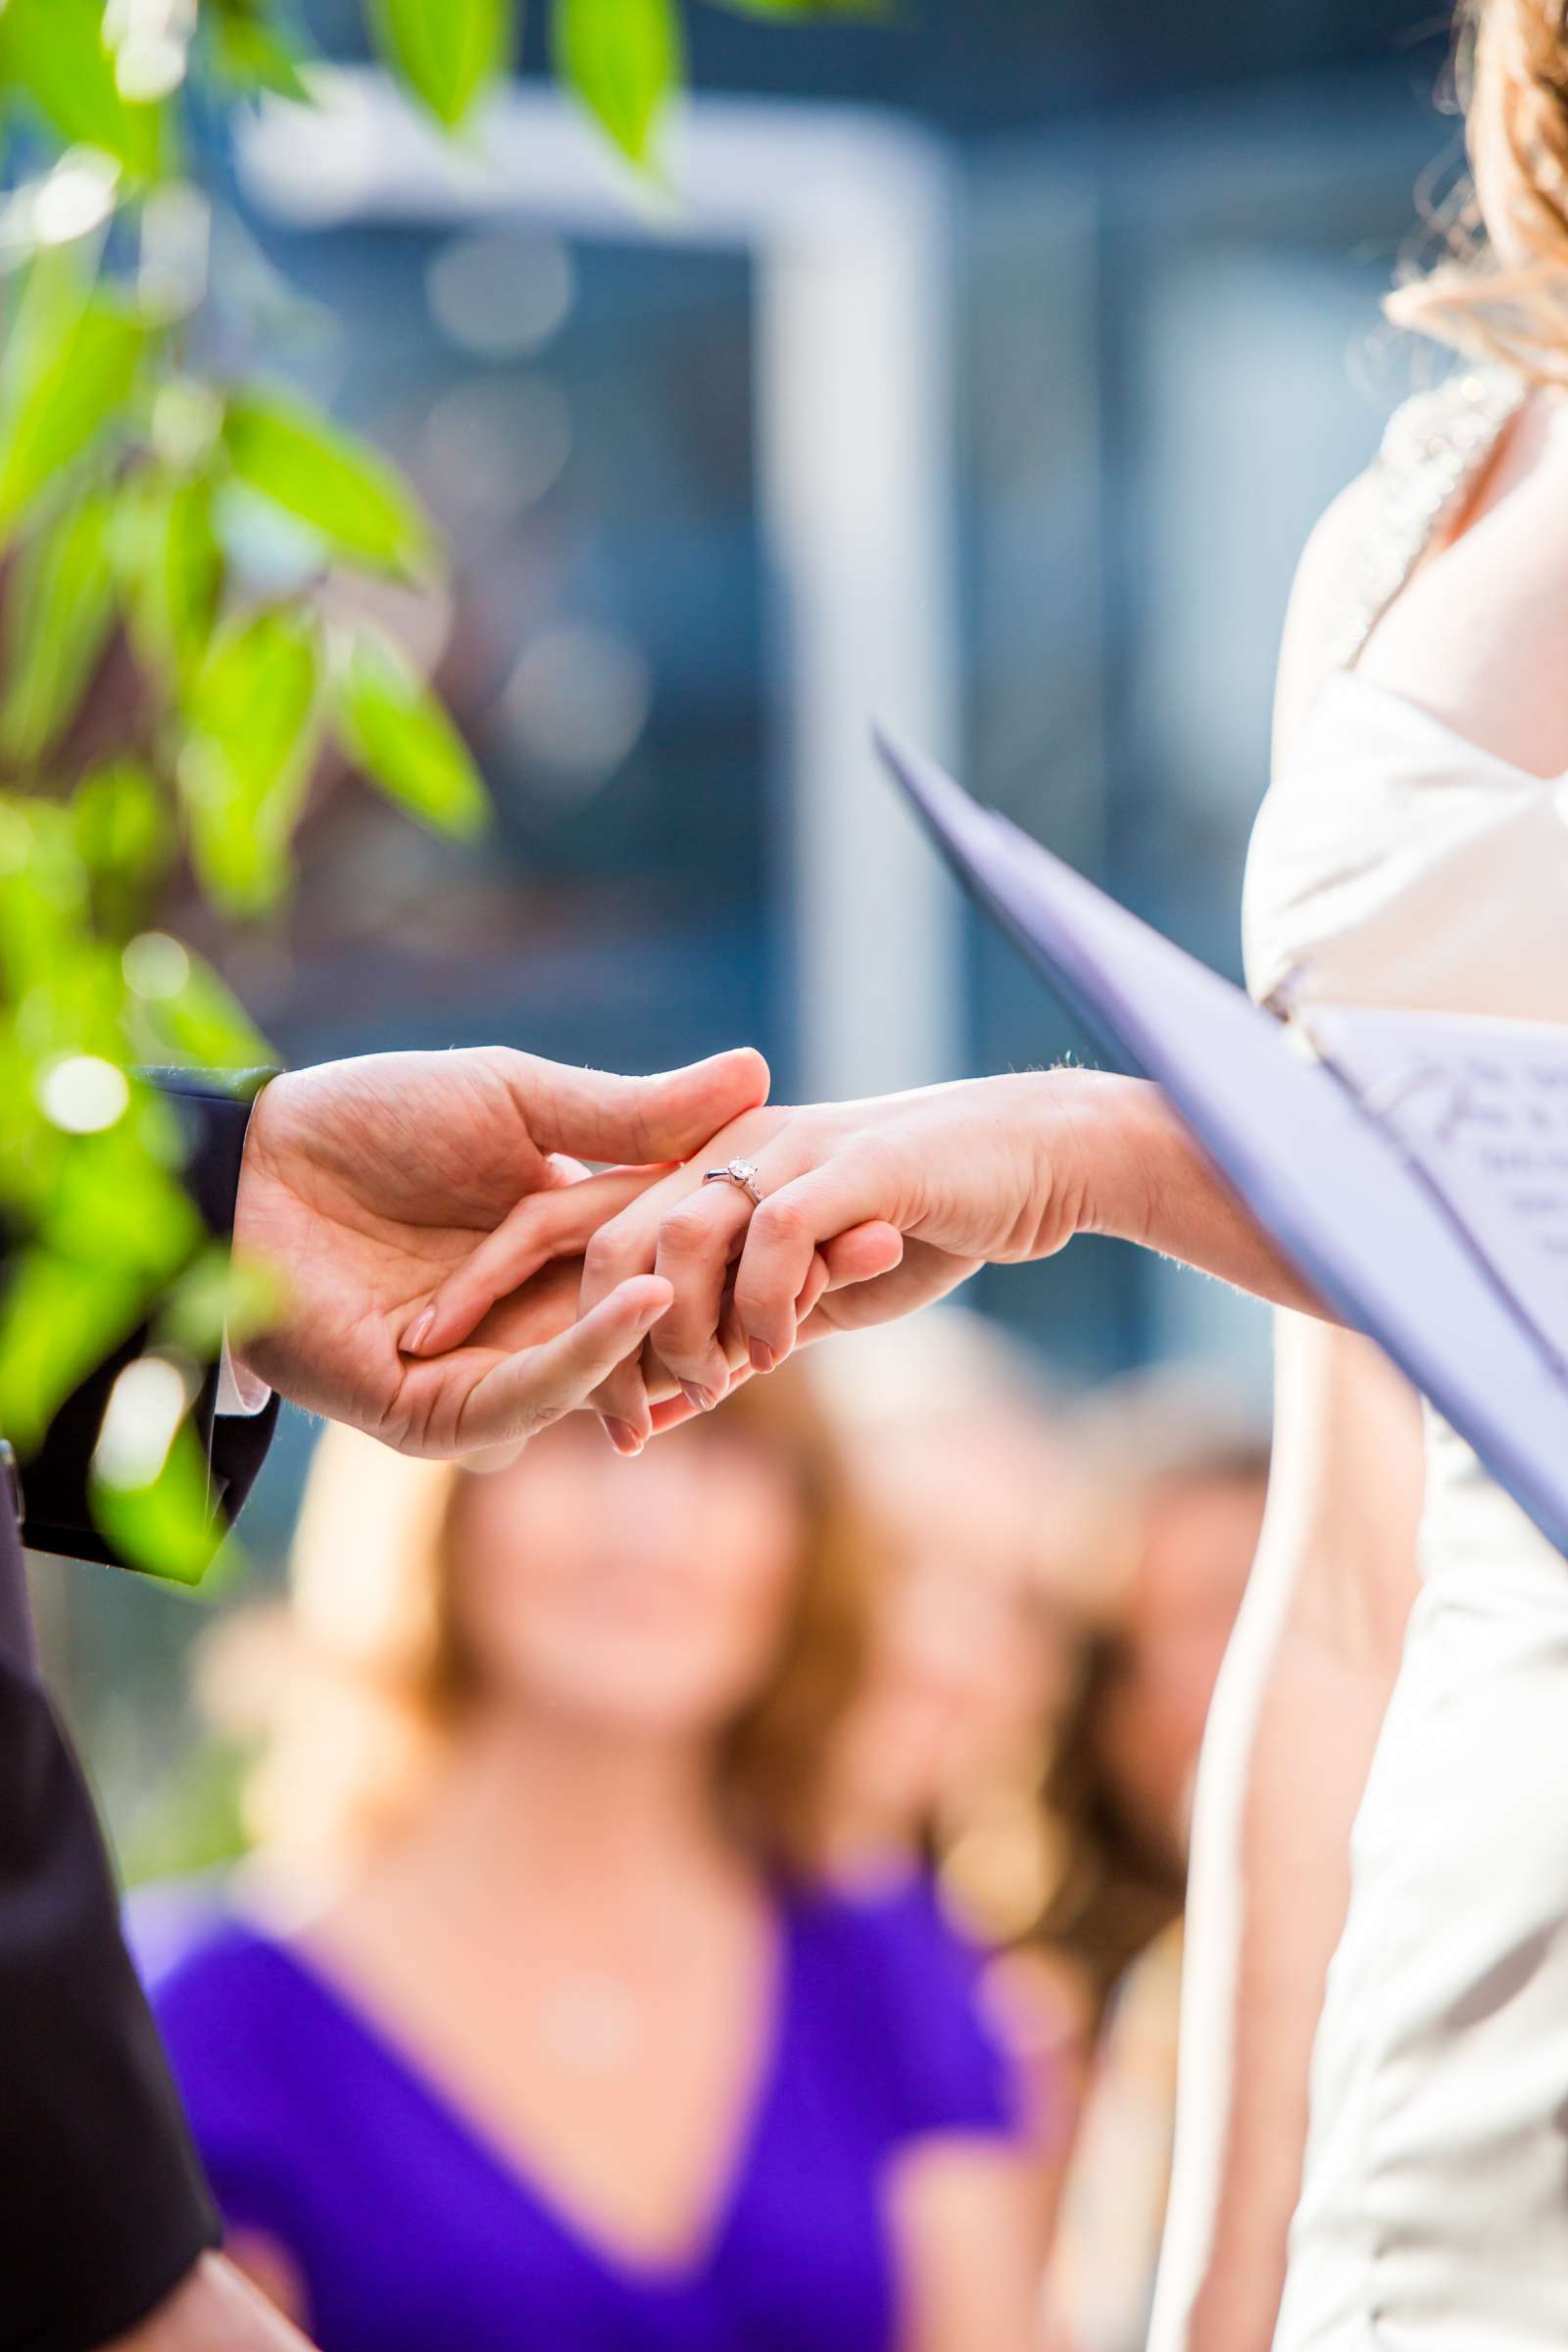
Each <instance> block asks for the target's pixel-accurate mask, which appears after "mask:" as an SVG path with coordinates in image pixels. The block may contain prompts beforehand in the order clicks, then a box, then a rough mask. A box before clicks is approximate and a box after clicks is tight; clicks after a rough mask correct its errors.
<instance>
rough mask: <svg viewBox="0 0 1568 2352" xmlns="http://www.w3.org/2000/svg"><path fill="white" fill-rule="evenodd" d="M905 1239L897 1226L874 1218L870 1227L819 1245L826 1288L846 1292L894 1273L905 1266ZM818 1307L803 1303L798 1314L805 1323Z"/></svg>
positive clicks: (854, 1229)
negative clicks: (859, 1284)
mask: <svg viewBox="0 0 1568 2352" xmlns="http://www.w3.org/2000/svg"><path fill="white" fill-rule="evenodd" d="M904 1247H905V1244H904V1236H903V1234H902V1233H901V1232H900V1231H899V1229H898V1227H897V1226H896V1225H887V1224H883V1223H882V1222H881V1221H880V1220H879V1219H875V1218H873V1219H872V1220H871V1222H870V1223H868V1224H865V1225H855V1226H852V1227H851V1229H850V1231H849V1232H848V1233H841V1234H840V1235H839V1236H838V1238H837V1239H836V1240H835V1241H827V1242H823V1243H821V1244H820V1245H819V1250H818V1254H819V1255H820V1256H821V1258H822V1259H823V1261H824V1263H825V1265H826V1267H827V1282H826V1284H825V1285H824V1288H825V1289H827V1290H830V1291H847V1290H850V1289H852V1288H853V1287H854V1286H855V1285H856V1284H857V1283H861V1282H875V1281H877V1280H878V1279H879V1278H880V1276H882V1275H884V1274H891V1273H892V1272H893V1271H894V1269H895V1268H896V1267H898V1266H901V1265H902V1264H903V1263H904ZM820 1295H821V1294H820V1293H818V1294H817V1296H818V1297H820ZM815 1304H816V1299H814V1298H813V1299H806V1298H803V1299H801V1300H800V1302H799V1305H798V1307H797V1310H796V1311H797V1313H798V1315H799V1317H800V1319H801V1321H802V1322H803V1323H804V1321H805V1320H806V1317H807V1316H808V1315H809V1313H810V1311H811V1309H812V1307H814V1306H815Z"/></svg>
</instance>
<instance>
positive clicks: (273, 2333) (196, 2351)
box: [104, 2254, 310, 2352]
mask: <svg viewBox="0 0 1568 2352" xmlns="http://www.w3.org/2000/svg"><path fill="white" fill-rule="evenodd" d="M104 2352H310V2346H309V2344H307V2342H306V2340H305V2338H304V2336H303V2335H301V2334H300V2333H299V2332H298V2331H297V2329H295V2328H293V2327H290V2326H289V2324H288V2322H287V2321H286V2320H285V2319H282V2318H280V2317H279V2315H278V2313H277V2312H275V2311H274V2310H273V2309H272V2306H271V2305H270V2303H269V2302H268V2301H267V2299H266V2297H265V2296H264V2295H260V2294H258V2293H257V2291H256V2289H255V2287H253V2286H252V2285H251V2284H250V2283H249V2281H248V2280H247V2279H244V2278H241V2277H240V2275H239V2273H238V2271H236V2270H235V2268H234V2266H233V2264H232V2263H229V2262H225V2261H224V2260H223V2258H222V2256H221V2254H204V2255H203V2256H202V2258H201V2260H200V2262H199V2263H198V2264H197V2265H196V2268H195V2269H194V2270H193V2271H192V2272H191V2273H190V2275H189V2277H188V2278H184V2279H182V2280H181V2282H180V2284H179V2285H178V2286H176V2287H175V2289H174V2291H173V2293H172V2295H169V2296H167V2297H166V2298H165V2300H164V2301H163V2302H162V2303H160V2304H159V2306H158V2308H157V2310H156V2311H154V2312H152V2313H150V2314H149V2316H148V2317H147V2318H146V2319H145V2320H143V2321H142V2323H141V2325H140V2327H133V2328H132V2329H131V2331H130V2333H129V2334H128V2335H119V2336H116V2338H115V2340H114V2342H113V2343H112V2344H106V2345H105V2346H104Z"/></svg>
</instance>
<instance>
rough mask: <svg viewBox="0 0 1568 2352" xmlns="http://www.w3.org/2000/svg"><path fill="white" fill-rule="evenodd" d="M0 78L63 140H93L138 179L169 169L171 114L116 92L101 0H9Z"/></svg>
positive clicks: (85, 143) (1, 27)
mask: <svg viewBox="0 0 1568 2352" xmlns="http://www.w3.org/2000/svg"><path fill="white" fill-rule="evenodd" d="M0 82H5V83H9V84H11V85H12V87H13V88H16V89H20V90H22V91H24V92H25V94H26V95H27V97H29V98H30V99H31V100H32V102H33V104H34V105H35V106H36V107H37V109H38V111H39V112H40V113H41V114H42V115H43V117H44V118H45V120H46V121H47V122H48V123H51V124H52V126H53V127H54V129H55V130H56V131H58V132H59V134H60V136H61V138H62V139H64V140H65V142H66V144H67V145H68V146H73V147H74V146H81V147H96V148H98V149H99V150H100V152H101V153H103V154H105V155H112V156H113V157H114V158H115V160H116V161H117V163H120V164H123V166H124V168H125V170H126V171H127V172H130V173H131V174H132V176H133V177H134V178H136V179H139V180H151V179H157V178H159V177H160V176H161V175H162V174H163V173H164V172H166V171H167V170H168V169H169V167H170V164H171V162H172V115H171V113H170V112H169V110H168V109H167V108H166V107H165V106H164V105H163V104H161V103H157V102H154V103H148V104H140V103H132V102H130V101H127V100H126V99H124V98H123V97H122V96H121V94H120V88H119V84H118V82H117V81H116V78H115V60H114V58H113V57H112V56H111V55H110V52H109V50H108V48H107V47H106V45H105V42H104V10H103V0H8V4H7V6H6V8H5V10H4V12H3V13H0Z"/></svg>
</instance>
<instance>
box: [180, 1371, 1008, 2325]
mask: <svg viewBox="0 0 1568 2352" xmlns="http://www.w3.org/2000/svg"><path fill="white" fill-rule="evenodd" d="M873 1574H874V1561H873V1558H872V1554H871V1544H870V1539H869V1537H868V1535H867V1534H866V1532H865V1530H864V1528H863V1527H862V1525H861V1522H860V1519H859V1517H858V1515H857V1513H856V1512H855V1510H854V1508H853V1506H852V1503H851V1500H850V1497H849V1494H848V1491H847V1487H846V1482H845V1479H844V1476H843V1473H842V1471H841V1468H840V1466H839V1463H838V1461H837V1458H836V1456H835V1454H834V1452H833V1450H832V1447H831V1445H830V1442H829V1440H828V1437H827V1435H826V1432H825V1429H824V1427H823V1425H822V1423H821V1422H820V1420H819V1419H818V1416H817V1413H816V1410H815V1408H814V1405H813V1402H812V1398H811V1394H810V1388H809V1370H808V1369H807V1368H805V1367H799V1366H797V1367H790V1368H789V1369H788V1371H787V1373H781V1374H780V1375H779V1377H778V1378H777V1379H776V1380H774V1381H768V1382H760V1383H758V1384H757V1386H756V1388H755V1389H753V1390H751V1391H748V1392H746V1393H745V1394H743V1395H741V1396H739V1397H737V1398H736V1399H735V1400H734V1401H733V1402H732V1403H731V1404H730V1405H729V1406H728V1407H727V1409H726V1411H725V1412H724V1413H722V1414H719V1415H717V1416H715V1417H713V1418H712V1419H708V1418H703V1419H700V1420H698V1421H695V1422H694V1423H692V1424H691V1425H690V1426H689V1427H688V1428H686V1429H685V1430H683V1431H681V1432H680V1433H678V1434H677V1435H675V1436H674V1437H672V1438H670V1439H669V1440H668V1441H667V1442H666V1443H664V1444H662V1445H661V1446H657V1447H654V1448H653V1449H652V1450H651V1451H650V1452H649V1453H648V1454H647V1455H645V1456H644V1457H643V1458H642V1459H641V1460H639V1461H627V1460H620V1459H617V1458H616V1457H615V1456H614V1455H613V1454H612V1453H611V1452H610V1450H609V1448H608V1447H606V1446H605V1445H604V1442H603V1439H602V1437H601V1435H600V1434H599V1432H598V1431H597V1430H596V1429H595V1428H594V1427H593V1425H592V1423H591V1422H588V1421H586V1420H583V1419H578V1420H575V1421H571V1422H567V1423H564V1424H563V1425H561V1426H560V1427H559V1428H557V1429H555V1430H552V1431H550V1432H549V1433H548V1434H547V1435H546V1436H544V1437H543V1438H541V1439H540V1440H539V1441H538V1442H537V1443H536V1444H535V1445H534V1446H532V1447H531V1448H530V1449H529V1451H528V1452H527V1454H526V1456H525V1457H524V1458H523V1459H522V1460H521V1461H520V1462H518V1463H516V1464H515V1466H513V1467H512V1468H509V1469H507V1470H504V1471H500V1472H498V1473H496V1474H494V1475H492V1476H490V1477H478V1476H474V1475H471V1474H466V1473H464V1472H462V1471H459V1470H455V1469H453V1468H451V1467H449V1466H447V1465H437V1464H428V1463H411V1462H402V1461H397V1460H393V1459H391V1458H389V1457H388V1456H386V1455H385V1454H384V1453H383V1452H381V1451H380V1450H378V1449H377V1448H375V1447H374V1446H371V1445H369V1444H368V1442H366V1441H362V1440H360V1439H358V1438H356V1437H354V1436H352V1435H350V1434H349V1433H347V1432H339V1431H331V1432H329V1433H328V1434H327V1436H326V1437H325V1438H324V1439H323V1441H322V1444H321V1447H320V1451H319V1456H318V1460H317V1463H316V1466H315V1469H314V1471H313V1476H312V1481H311V1486H310V1491H309V1495H308V1496H307V1501H306V1507H305V1512H304V1517H303V1520H302V1523H301V1528H300V1534H299V1539H298V1545H297V1550H296V1555H295V1561H294V1587H293V1603H292V1611H291V1622H290V1628H289V1633H290V1638H291V1642H292V1644H293V1646H294V1648H295V1650H296V1652H297V1656H298V1662H297V1663H296V1665H295V1666H293V1667H292V1668H290V1669H288V1670H286V1671H284V1672H283V1673H282V1674H281V1677H280V1678H279V1677H277V1676H276V1675H275V1674H274V1681H273V1698H272V1701H271V1704H270V1745H269V1748H268V1751H267V1753H266V1755H265V1757H264V1760H263V1764H262V1767H261V1771H260V1775H259V1778H258V1781H257V1784H256V1789H255V1792H254V1793H255V1802H256V1806H257V1826H258V1829H259V1831H260V1836H261V1850H260V1859H259V1862H258V1863H257V1864H255V1865H253V1866H252V1873H253V1875H252V1877H251V1879H250V1880H249V1882H248V1887H247V1890H246V1891H245V1892H244V1893H243V1894H242V1895H241V1896H240V1897H239V1898H238V1899H236V1900H235V1901H234V1902H233V1904H232V1906H231V1908H230V1911H229V1914H228V1916H226V1917H224V1918H221V1919H218V1920H215V1921H214V1922H213V1923H212V1924H211V1926H210V1927H209V1928H208V1929H207V1931H206V1932H205V1933H204V1934H203V1935H202V1936H200V1937H199V1938H198V1939H197V1941H196V1942H195V1943H194V1945H193V1946H191V1947H190V1948H188V1949H187V1950H186V1952H185V1954H184V1956H183V1957H182V1958H181V1959H180V1960H179V1961H178V1963H177V1964H176V1965H175V1966H174V1967H173V1968H172V1971H171V1972H170V1973H169V1974H168V1975H167V1976H166V1977H165V1978H164V1979H163V1981H162V1982H161V1983H160V1984H159V1985H158V1986H157V1987H156V2005H157V2007H158V2010H159V2014H160V2017H161V2020H162V2023H163V2027H164V2031H165V2033H166V2034H167V2036H168V2040H169V2044H170V2048H171V2051H172V2057H173V2061H174V2065H175V2069H176V2072H177V2074H178V2076H179V2078H180V2081H181V2083H182V2085H183V2088H184V2091H185V2094H186V2097H187V2098H188V2100H189V2104H190V2112H191V2115H192V2118H193V2122H194V2127H195V2131H196V2136H197V2139H198V2142H199V2144H200V2147H201V2150H202V2153H203V2155H204V2157H205V2159H206V2161H207V2164H208V2166H209V2168H210V2170H211V2174H212V2178H213V2181H214V2185H215V2188H216V2191H217V2195H218V2198H219V2202H220V2204H221V2208H222V2210H223V2213H224V2216H225V2221H226V2226H227V2229H228V2232H229V2242H230V2247H231V2250H232V2252H233V2253H234V2255H235V2256H236V2258H237V2259H238V2260H239V2261H240V2262H241V2263H242V2264H243V2265H244V2266H245V2267H247V2268H248V2269H249V2270H250V2271H251V2273H252V2275H253V2276H254V2277H255V2278H258V2279H260V2280H262V2281H263V2282H264V2283H265V2284H266V2285H267V2286H268V2288H269V2289H270V2292H272V2293H273V2294H274V2295H275V2296H276V2297H277V2298H278V2299H279V2300H280V2301H281V2302H282V2303H283V2304H284V2305H285V2307H286V2308H288V2309H289V2310H290V2311H291V2312H293V2313H294V2314H296V2315H298V2316H299V2317H301V2318H302V2319H304V2320H306V2321H308V2323H309V2325H310V2327H311V2328H312V2330H313V2333H314V2335H315V2337H316V2339H317V2340H318V2341H319V2344H320V2345H321V2347H322V2352H437V2348H439V2352H519V2348H520V2347H527V2346H533V2345H538V2346H540V2347H548V2352H599V2348H601V2347H603V2348H604V2352H612V2348H613V2352H644V2348H645V2347H646V2352H675V2348H676V2347H679V2348H680V2352H743V2348H744V2352H760V2348H761V2347H763V2346H766V2347H767V2348H768V2352H839V2348H842V2352H878V2348H879V2347H888V2348H889V2352H891V2348H892V2347H893V2346H894V2345H898V2346H899V2347H900V2348H901V2352H906V2348H908V2352H975V2348H976V2347H979V2346H982V2345H983V2346H985V2347H986V2352H1021V2348H1022V2347H1023V2346H1025V2345H1026V2344H1027V2343H1029V2342H1031V2341H1032V2339H1033V2323H1034V2310H1033V2307H1034V2301H1035V2294H1034V2282H1033V2278H1032V2272H1031V2263H1030V2250H1029V2241H1028V2234H1027V2207H1026V2197H1025V2192H1024V2187H1023V2168H1022V2165H1021V2161H1020V2157H1019V2154H1018V2151H1017V2147H1016V2144H1015V2136H1014V2130H1015V2128H1014V2125H1013V2120H1012V2095H1011V2089H1010V2084H1009V2080H1008V2074H1007V2068H1006V2064H1005V2058H1004V2057H1003V2055H1002V2053H1001V2051H1000V2048H999V2046H998V2044H997V2043H996V2042H995V2041H994V2040H993V2039H992V2037H991V2036H990V2034H988V2032H987V2030H986V2028H985V2026H984V2024H983V2022H982V2019H981V2016H980V2013H979V2009H978V2005H977V2002H976V1999H975V1993H974V1986H973V1982H972V1972H971V1970H970V1967H969V1964H968V1961H967V1959H966V1956H965V1954H964V1951H963V1949H962V1947H961V1946H960V1944H959V1943H958V1942H957V1941H956V1939H955V1938H954V1937H953V1936H950V1935H949V1934H948V1933H947V1932H946V1931H945V1929H944V1928H943V1926H942V1924H941V1922H940V1921H939V1920H938V1918H937V1917H936V1916H935V1914H934V1913H931V1912H921V1911H919V1910H916V1909H911V1908H909V1907H908V1906H906V1905H902V1904H899V1903H897V1902H892V1903H890V1902H886V1901H879V1900H877V1899H875V1898H874V1897H871V1896H864V1897H861V1898H858V1899H857V1898H855V1897H852V1896H850V1895H847V1894H844V1893H842V1892H833V1891H830V1890H829V1889H828V1888H827V1887H826V1886H825V1885H824V1884H823V1882H822V1880H821V1878H820V1876H819V1873H818V1859H819V1856H820V1853H821V1850H822V1829H823V1822H822V1811H823V1786H822V1771H821V1759H822V1758H823V1757H824V1755H826V1754H827V1753H828V1752H829V1749H830V1746H831V1736H832V1733H833V1729H834V1726H835V1724H836V1723H837V1721H838V1719H839V1717H840V1714H841V1712H842V1711H843V1709H844V1708H845V1707H846V1705H847V1704H848V1703H849V1702H850V1701H851V1700H852V1698H853V1695H854V1692H855V1690H856V1686H857V1680H858V1673H859V1670H860V1660H861V1654H862V1645H863V1637H864V1617H865V1608H866V1595H867V1585H868V1580H869V1579H870V1578H871V1577H872V1576H873ZM235 1663H236V1662H235V1659H234V1657H233V1656H232V1655H231V1656H230V1659H229V1664H228V1671H229V1678H230V1681H232V1679H233V1674H234V1670H235Z"/></svg>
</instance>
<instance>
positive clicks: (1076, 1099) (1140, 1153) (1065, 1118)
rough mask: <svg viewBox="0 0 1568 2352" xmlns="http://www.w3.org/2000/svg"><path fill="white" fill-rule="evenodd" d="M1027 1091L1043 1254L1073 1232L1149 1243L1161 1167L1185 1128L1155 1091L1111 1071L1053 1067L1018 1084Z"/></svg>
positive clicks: (1143, 1081) (1179, 1143)
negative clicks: (1045, 1236) (1030, 1098)
mask: <svg viewBox="0 0 1568 2352" xmlns="http://www.w3.org/2000/svg"><path fill="white" fill-rule="evenodd" d="M1019 1083H1020V1084H1023V1085H1026V1086H1028V1087H1029V1088H1030V1089H1031V1090H1032V1093H1033V1103H1032V1114H1031V1117H1030V1121H1029V1129H1030V1135H1031V1140H1032V1142H1033V1146H1034V1161H1035V1180H1034V1181H1035V1193H1036V1197H1037V1199H1038V1200H1039V1201H1041V1202H1042V1203H1043V1204H1044V1214H1043V1219H1042V1222H1043V1227H1044V1229H1045V1231H1046V1233H1047V1234H1048V1236H1049V1238H1048V1239H1047V1240H1046V1241H1045V1243H1044V1246H1043V1247H1042V1248H1041V1249H1038V1250H1034V1251H1032V1252H1031V1254H1032V1255H1036V1256H1042V1255H1045V1254H1046V1252H1047V1250H1051V1249H1060V1248H1061V1247H1063V1245H1064V1244H1065V1243H1067V1242H1069V1241H1071V1240H1072V1238H1073V1237H1074V1235H1075V1234H1080V1233H1094V1234H1103V1235H1106V1236H1108V1237H1110V1238H1112V1239H1114V1240H1117V1241H1126V1242H1136V1243H1139V1244H1140V1245H1143V1246H1146V1247H1147V1246H1148V1245H1149V1244H1150V1243H1151V1241H1152V1238H1153V1226H1154V1222H1155V1216H1154V1204H1155V1201H1156V1199H1157V1197H1158V1194H1159V1190H1160V1185H1161V1176H1162V1170H1163V1171H1166V1172H1167V1173H1168V1167H1167V1163H1168V1161H1169V1159H1170V1155H1171V1152H1172V1150H1173V1149H1174V1148H1190V1147H1186V1139H1185V1136H1184V1133H1183V1130H1182V1129H1181V1128H1180V1126H1179V1124H1178V1123H1177V1121H1176V1119H1175V1116H1174V1114H1173V1113H1172V1111H1171V1109H1170V1106H1169V1104H1168V1103H1166V1101H1165V1098H1164V1096H1163V1095H1162V1094H1161V1093H1160V1091H1159V1089H1158V1088H1157V1087H1156V1086H1152V1085H1151V1084H1150V1082H1149V1081H1148V1080H1147V1079H1143V1078H1124V1077H1122V1076H1120V1075H1119V1074H1118V1073H1117V1072H1115V1071H1110V1070H1079V1069H1054V1070H1041V1071H1035V1072H1033V1073H1031V1074H1030V1075H1029V1076H1028V1077H1027V1078H1026V1079H1023V1080H1021V1081H1019Z"/></svg>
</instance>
